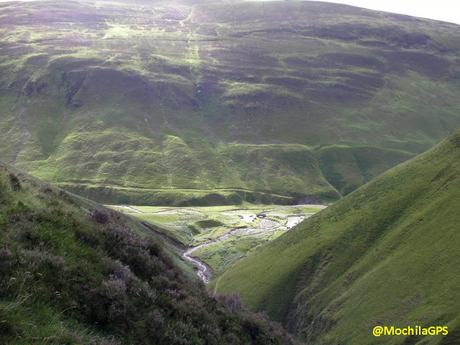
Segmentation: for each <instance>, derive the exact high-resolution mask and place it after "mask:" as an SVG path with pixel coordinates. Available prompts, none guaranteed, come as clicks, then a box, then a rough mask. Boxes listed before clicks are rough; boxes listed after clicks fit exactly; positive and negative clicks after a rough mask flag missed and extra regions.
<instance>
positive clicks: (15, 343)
mask: <svg viewBox="0 0 460 345" xmlns="http://www.w3.org/2000/svg"><path fill="white" fill-rule="evenodd" d="M192 277H193V278H194V274H192V271H191V268H190V267H186V265H185V264H184V262H182V261H181V260H180V259H179V258H178V257H177V256H176V254H175V253H174V252H173V251H172V249H171V248H169V247H168V246H166V245H165V244H164V243H162V242H160V241H159V240H158V239H156V238H155V237H154V236H152V234H150V233H149V232H148V231H147V229H146V228H144V227H142V226H141V225H140V224H139V223H137V222H135V221H132V220H130V219H129V218H126V217H125V216H123V215H121V214H119V213H116V212H114V211H111V210H108V209H105V208H103V207H101V206H98V205H97V204H94V203H92V202H89V201H87V200H84V199H80V198H77V197H75V196H73V195H70V194H68V193H67V192H63V191H62V190H59V189H56V188H54V187H51V186H49V185H46V184H41V183H39V182H38V181H36V180H35V179H32V178H30V177H27V176H25V175H22V174H20V173H18V172H17V171H14V170H11V169H9V168H7V167H5V166H3V165H1V166H0V343H1V344H8V345H31V344H56V345H58V344H59V345H62V344H67V345H71V344H72V345H77V344H78V345H88V344H94V345H96V344H97V345H122V344H126V345H127V344H130V345H131V344H152V345H153V344H155V345H159V344H165V345H166V344H167V345H172V344H190V345H192V344H193V345H195V344H216V345H218V344H219V345H220V344H260V345H265V344H291V343H292V342H291V340H290V339H289V338H288V337H287V336H286V335H285V334H284V333H283V332H282V331H281V330H280V329H279V328H278V327H276V326H273V325H271V324H269V323H268V322H267V321H265V320H264V319H263V318H262V317H260V316H257V315H254V314H250V313H248V312H245V311H244V310H243V309H242V308H241V305H240V304H239V301H238V299H237V298H236V297H235V296H220V297H219V300H215V299H213V298H211V297H209V296H208V294H207V292H206V291H205V289H204V287H203V286H202V285H201V284H200V283H199V282H198V281H196V279H192Z"/></svg>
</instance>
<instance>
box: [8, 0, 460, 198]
mask: <svg viewBox="0 0 460 345" xmlns="http://www.w3.org/2000/svg"><path fill="white" fill-rule="evenodd" d="M197 3H198V4H197ZM459 37H460V28H459V26H456V25H453V24H447V23H441V22H436V21H430V20H421V19H415V18H411V17H407V16H400V15H394V14H386V13H381V12H375V11H368V10H363V9H358V8H354V7H349V6H343V5H335V4H326V3H321V2H310V1H308V2H295V1H279V2H278V1H271V2H220V1H206V2H196V1H175V2H174V1H168V2H163V1H154V2H145V1H136V2H134V3H133V2H131V1H130V2H127V1H126V2H125V1H110V2H105V1H98V2H97V3H94V2H90V1H84V0H81V1H71V2H69V1H65V2H62V1H60V2H58V1H38V2H18V3H16V2H12V3H1V4H0V157H1V158H2V159H3V160H4V161H7V162H9V163H12V164H16V165H17V166H18V167H20V168H22V169H24V170H25V171H28V172H30V173H32V174H33V175H36V176H38V177H40V178H43V179H46V180H48V181H53V182H57V183H59V184H60V185H61V186H63V187H66V188H69V189H71V190H73V191H77V192H78V193H81V194H84V195H88V196H91V197H95V198H97V199H98V200H101V201H104V202H107V201H111V202H115V201H117V202H123V201H122V200H124V202H130V203H137V204H162V203H163V204H165V203H167V204H173V205H187V204H202V205H209V204H215V203H234V202H235V201H236V202H240V201H241V200H245V199H246V200H249V201H259V202H273V201H275V202H280V203H292V202H298V201H301V200H307V201H308V200H324V201H327V200H335V199H337V198H339V196H340V194H339V192H340V193H348V192H350V191H351V190H354V189H355V188H356V187H357V186H359V185H361V184H363V183H364V182H366V181H368V180H369V179H370V178H372V177H374V176H376V175H378V174H379V173H381V172H382V171H384V170H385V169H387V168H389V167H391V166H393V165H395V164H397V163H399V162H401V161H403V160H405V159H406V158H408V157H412V156H413V155H414V154H416V153H418V152H421V151H422V150H424V149H427V148H428V147H431V146H432V145H433V144H434V143H435V142H437V141H438V140H440V139H441V138H442V137H444V136H445V135H446V134H447V132H448V130H449V129H450V128H452V127H455V126H457V125H459V124H460V116H459V115H458V114H460V112H459V109H460V101H459V99H458V92H459V88H460V85H459V83H458V76H459V75H460V62H459V58H458V56H459V50H460V40H459ZM336 156H340V163H339V162H337V161H336V159H335V157H336ZM280 197H284V198H285V199H282V198H280ZM110 198H113V199H116V200H108V199H110Z"/></svg>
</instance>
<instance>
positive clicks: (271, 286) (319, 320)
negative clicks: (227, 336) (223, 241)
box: [215, 131, 460, 345]
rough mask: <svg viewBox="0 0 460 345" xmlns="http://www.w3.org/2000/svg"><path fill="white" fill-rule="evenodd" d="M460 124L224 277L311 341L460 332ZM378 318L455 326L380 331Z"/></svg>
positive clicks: (222, 283)
mask: <svg viewBox="0 0 460 345" xmlns="http://www.w3.org/2000/svg"><path fill="white" fill-rule="evenodd" d="M459 206H460V131H457V132H455V134H453V135H451V136H450V137H448V138H447V139H446V140H444V141H443V142H442V143H441V144H439V145H437V146H436V147H435V148H433V149H432V150H430V151H428V152H426V153H424V154H422V155H420V156H418V157H416V158H414V159H412V160H411V161H409V162H407V163H403V164H401V165H399V166H397V167H395V168H393V169H391V170H390V171H388V172H387V173H385V174H383V175H382V176H380V177H378V178H377V179H375V180H373V181H372V182H370V183H369V184H367V185H365V186H363V187H362V188H360V189H358V190H357V191H355V192H354V193H352V194H350V195H348V196H347V197H345V198H344V199H343V200H341V201H339V202H337V204H335V205H334V206H331V207H329V208H327V209H326V210H324V211H321V212H319V213H318V214H317V215H315V216H313V217H311V218H310V219H308V220H306V221H304V222H303V223H301V224H300V225H298V226H297V227H296V228H294V229H293V230H291V231H290V232H289V233H287V234H285V235H282V236H280V237H279V238H278V239H276V240H275V241H273V242H271V243H270V244H268V245H266V246H264V247H263V248H261V249H260V250H259V251H257V252H255V253H253V254H251V255H250V256H248V257H247V258H245V259H243V260H241V261H239V262H237V263H236V264H235V265H234V266H233V267H232V268H230V269H229V270H228V271H227V272H225V273H224V274H223V275H222V277H221V278H220V279H218V280H217V282H215V287H216V290H217V291H219V292H224V291H233V292H235V291H236V292H239V293H241V296H242V299H243V301H244V302H246V303H247V304H248V305H249V306H250V307H251V308H252V309H254V310H265V311H267V312H268V314H269V315H271V316H272V317H274V318H275V319H278V320H280V321H283V322H284V323H285V324H286V325H287V326H288V327H289V328H290V329H291V330H292V331H293V332H295V333H297V334H299V335H300V336H301V337H302V338H303V339H304V340H305V341H306V343H307V344H315V345H316V344H353V345H355V344H457V343H458V342H459V341H460V337H459V334H460V333H459V332H460V315H459V311H460V305H459V301H460V296H459V290H458V286H459V285H460V280H459V279H460V276H459V274H458V272H459V267H460V260H459V255H458V254H459V248H460V233H459V231H458V230H459V227H458V224H459V222H460V213H459V212H458V209H459ZM375 325H385V326H396V327H398V326H400V327H405V326H409V325H410V326H415V325H419V326H438V325H442V326H448V327H449V335H448V336H445V337H416V336H413V337H404V336H399V337H381V338H378V339H377V338H374V337H372V332H371V331H372V328H373V327H374V326H375Z"/></svg>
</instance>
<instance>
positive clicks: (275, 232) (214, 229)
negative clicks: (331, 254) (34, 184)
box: [110, 204, 325, 276]
mask: <svg viewBox="0 0 460 345" xmlns="http://www.w3.org/2000/svg"><path fill="white" fill-rule="evenodd" d="M110 207H111V208H113V209H115V210H117V211H120V212H123V213H125V214H128V215H130V216H132V217H134V218H136V219H139V220H142V221H146V222H149V223H151V224H154V225H158V226H159V227H158V228H159V229H161V230H162V231H163V232H164V233H165V234H167V235H168V236H170V237H172V238H174V239H176V240H178V241H179V242H181V243H183V244H184V245H186V246H187V247H197V249H196V250H195V251H193V254H192V255H193V257H196V258H198V259H200V260H201V261H203V262H205V263H206V264H208V265H209V266H210V267H211V268H212V269H213V273H214V275H215V276H217V275H219V274H221V273H222V272H223V271H225V270H226V269H227V268H228V267H229V266H231V265H232V264H233V263H234V262H236V261H237V260H239V259H241V258H243V257H245V256H246V255H248V253H249V252H250V251H252V250H253V249H254V248H256V247H257V246H259V245H261V244H263V243H266V242H268V241H271V240H273V239H275V238H277V237H278V236H280V235H281V234H283V233H285V232H286V231H288V229H290V228H291V227H293V226H294V225H295V224H297V223H298V222H300V221H302V220H303V219H305V218H307V217H310V216H311V215H313V214H315V213H317V212H318V211H320V210H321V209H323V208H324V207H325V206H323V205H296V206H276V205H253V204H244V205H237V206H211V207H179V208H177V207H157V206H132V205H129V206H128V205H112V206H110ZM262 217H263V218H262Z"/></svg>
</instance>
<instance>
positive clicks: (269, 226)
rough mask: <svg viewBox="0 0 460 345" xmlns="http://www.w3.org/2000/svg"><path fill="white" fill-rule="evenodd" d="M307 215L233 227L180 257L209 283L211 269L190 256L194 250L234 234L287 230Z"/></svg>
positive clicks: (205, 282)
mask: <svg viewBox="0 0 460 345" xmlns="http://www.w3.org/2000/svg"><path fill="white" fill-rule="evenodd" d="M307 217H308V216H303V215H302V216H288V217H287V221H286V225H281V224H280V223H277V222H273V221H268V222H263V221H262V222H261V225H263V224H265V226H261V227H259V228H247V227H239V228H233V229H231V230H230V231H228V232H226V233H225V234H223V235H221V236H219V237H216V238H215V239H212V240H209V241H206V242H204V243H201V244H199V245H198V246H196V247H190V248H188V249H187V250H186V251H185V252H184V253H183V254H182V257H183V258H184V259H185V260H187V261H188V262H190V263H191V264H192V265H193V266H194V267H195V268H196V271H197V273H196V274H197V275H198V277H199V278H200V279H201V281H203V283H204V284H209V282H210V281H211V279H212V269H211V267H209V266H208V265H207V264H206V263H205V262H203V261H201V260H200V259H198V258H196V257H193V256H192V254H193V253H194V252H195V251H197V250H199V249H201V248H205V247H207V246H210V245H212V244H214V243H217V242H220V241H224V240H226V239H228V238H229V237H231V236H232V235H236V234H238V235H252V234H255V233H258V232H266V231H270V232H274V231H276V230H277V229H280V228H284V229H285V231H288V230H290V229H292V228H293V227H294V226H296V225H297V224H299V223H300V222H301V221H303V220H304V219H305V218H307ZM254 219H255V218H254ZM274 223H275V224H276V225H275V224H274Z"/></svg>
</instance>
